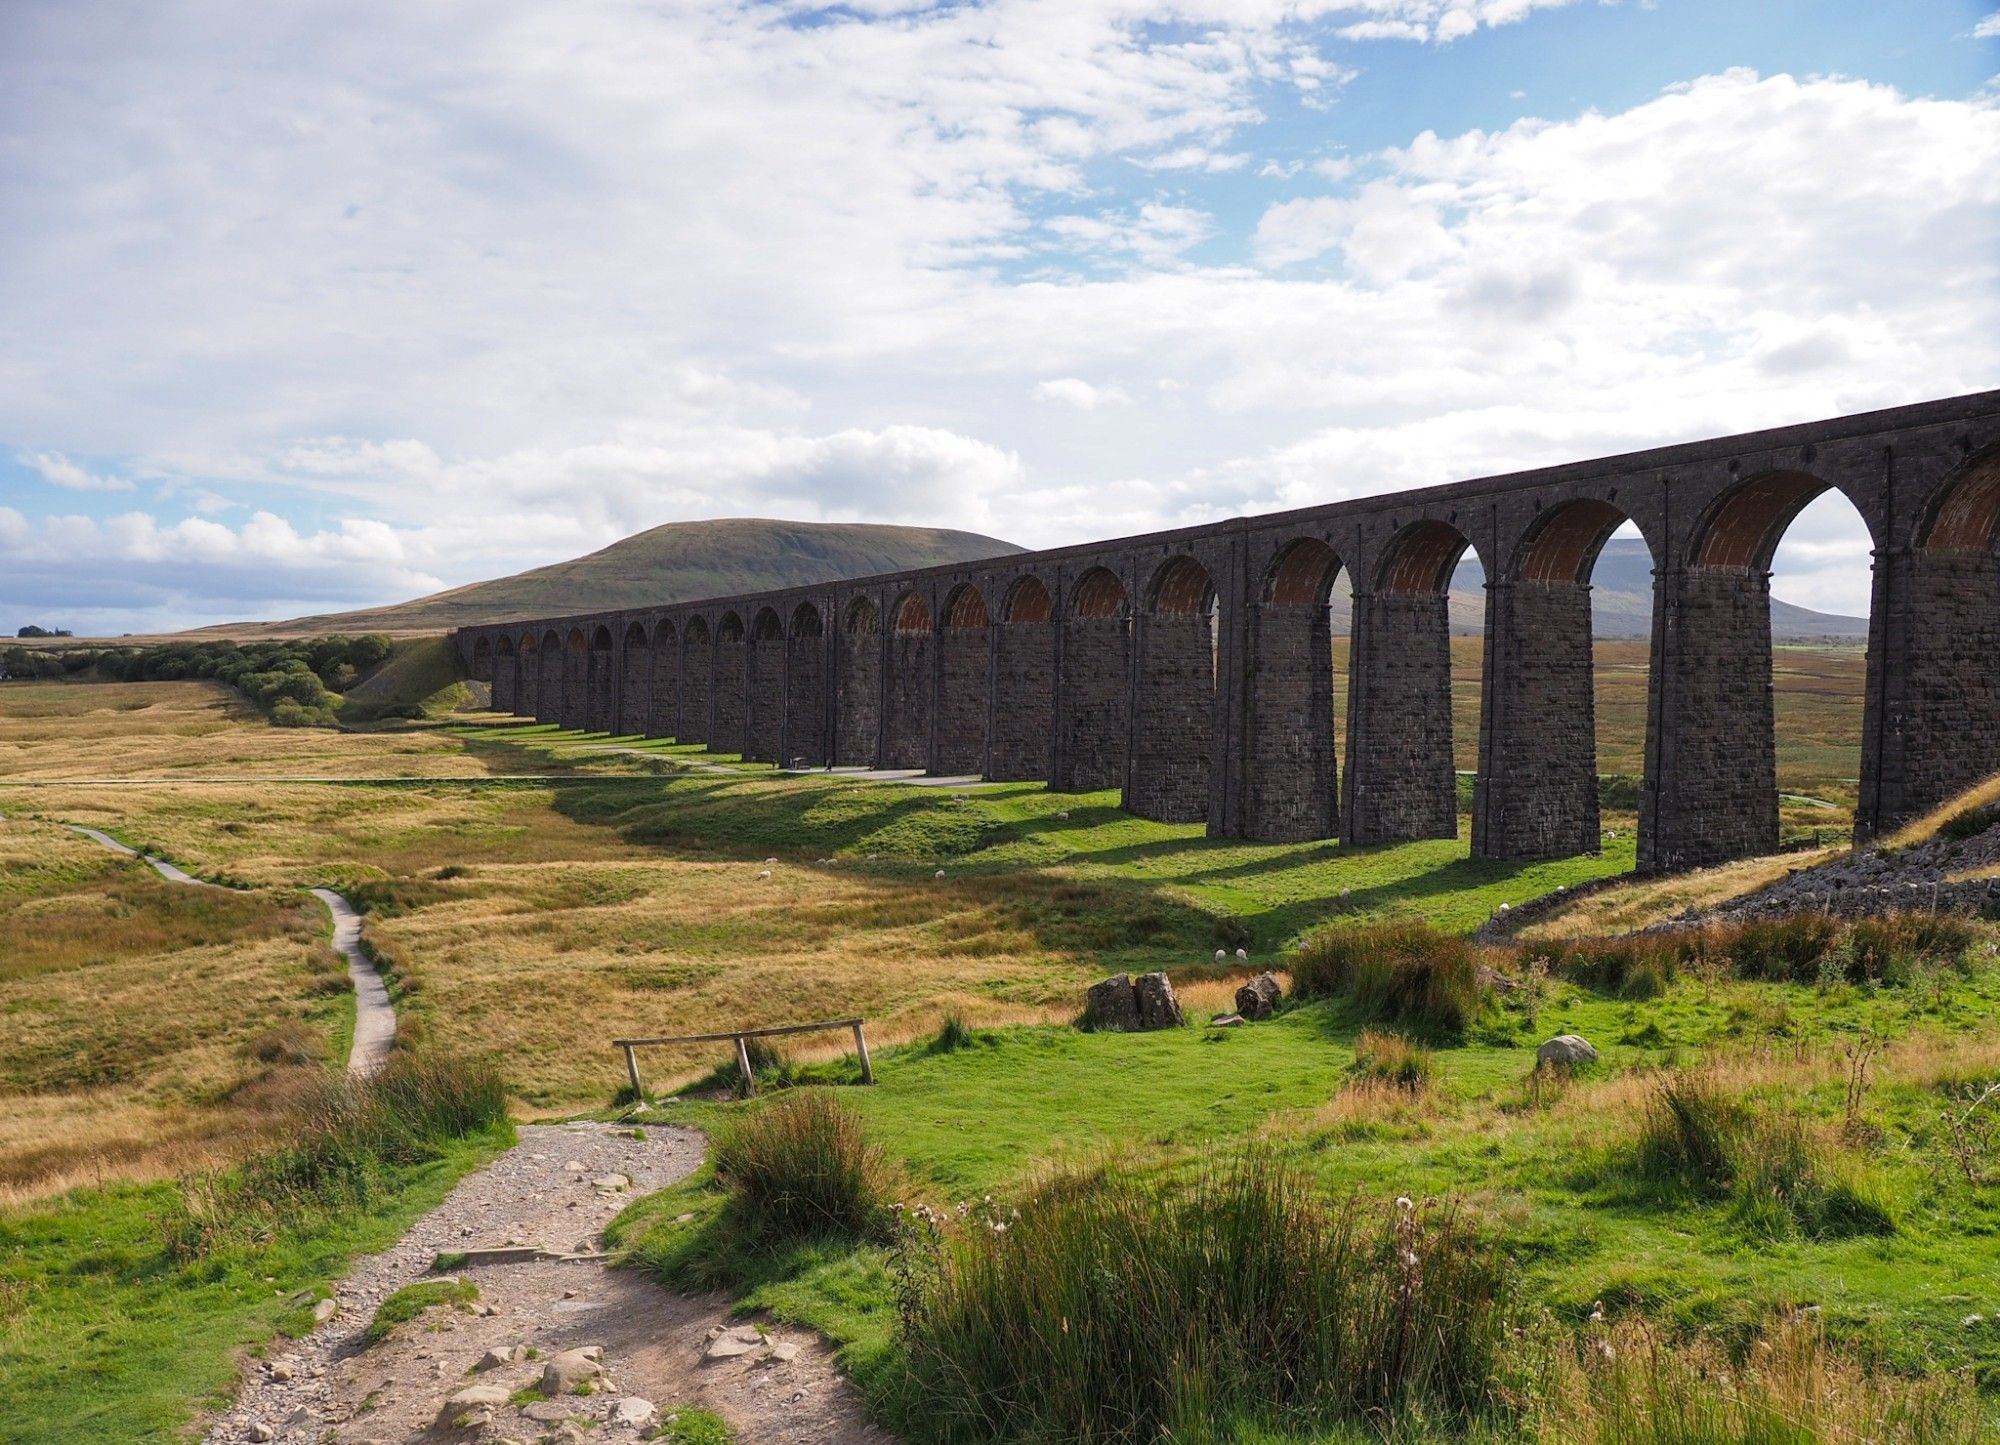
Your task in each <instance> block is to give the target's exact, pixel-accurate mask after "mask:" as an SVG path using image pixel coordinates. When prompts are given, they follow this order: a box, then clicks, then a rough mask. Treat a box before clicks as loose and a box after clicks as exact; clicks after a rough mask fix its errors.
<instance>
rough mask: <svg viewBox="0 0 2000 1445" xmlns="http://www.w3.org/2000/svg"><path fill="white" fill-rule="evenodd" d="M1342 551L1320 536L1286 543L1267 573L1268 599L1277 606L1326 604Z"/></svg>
mask: <svg viewBox="0 0 2000 1445" xmlns="http://www.w3.org/2000/svg"><path fill="white" fill-rule="evenodd" d="M1340 565H1341V564H1340V555H1339V554H1338V553H1337V552H1335V551H1334V550H1333V548H1331V547H1329V546H1328V545H1327V544H1326V543H1324V542H1322V541H1320V540H1319V538H1317V537H1297V538H1294V539H1293V540H1292V541H1289V542H1287V543H1285V545H1284V546H1282V547H1280V548H1279V549H1278V553H1277V555H1276V556H1274V557H1273V558H1272V559H1271V565H1270V567H1269V568H1267V569H1266V571H1265V574H1264V601H1265V602H1266V603H1268V604H1271V605H1273V606H1277V607H1325V606H1326V605H1327V603H1328V601H1329V600H1330V599H1331V597H1332V595H1333V584H1334V581H1335V579H1337V578H1338V577H1339V576H1340Z"/></svg>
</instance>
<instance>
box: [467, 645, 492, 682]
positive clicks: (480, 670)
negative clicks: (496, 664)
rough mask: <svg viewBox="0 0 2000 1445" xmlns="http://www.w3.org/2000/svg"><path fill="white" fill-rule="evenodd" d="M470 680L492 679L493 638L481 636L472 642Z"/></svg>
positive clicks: (482, 680)
mask: <svg viewBox="0 0 2000 1445" xmlns="http://www.w3.org/2000/svg"><path fill="white" fill-rule="evenodd" d="M472 680H473V681H474V682H491V681H493V640H492V639H491V638H489V637H481V638H479V640H478V641H476V642H474V643H473V644H472Z"/></svg>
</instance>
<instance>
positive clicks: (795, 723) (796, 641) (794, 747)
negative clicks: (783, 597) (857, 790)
mask: <svg viewBox="0 0 2000 1445" xmlns="http://www.w3.org/2000/svg"><path fill="white" fill-rule="evenodd" d="M786 632H787V635H786V639H785V647H786V662H785V718H786V723H785V753H786V761H787V762H788V763H790V765H791V766H793V767H795V768H823V767H825V766H826V764H827V747H826V722H827V717H826V636H825V633H826V626H825V623H824V622H823V621H822V620H821V618H820V614H819V608H817V607H815V606H814V605H813V604H812V603H811V602H801V603H800V604H799V605H798V606H796V607H794V608H793V609H792V618H791V622H790V624H789V626H788V628H787V629H786Z"/></svg>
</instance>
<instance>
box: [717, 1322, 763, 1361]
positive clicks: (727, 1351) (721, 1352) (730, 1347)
mask: <svg viewBox="0 0 2000 1445" xmlns="http://www.w3.org/2000/svg"><path fill="white" fill-rule="evenodd" d="M763 1348H764V1337H763V1336H762V1335H760V1334H759V1333H757V1331H756V1330H754V1329H752V1328H750V1327H749V1326H748V1325H744V1326H740V1327H739V1328H737V1329H733V1330H724V1331H723V1332H722V1333H721V1334H719V1335H717V1336H716V1337H715V1338H714V1339H712V1340H710V1341H709V1342H708V1348H707V1349H706V1350H704V1351H702V1358H703V1359H705V1360H733V1359H736V1358H738V1357H740V1356H742V1355H747V1354H751V1353H752V1352H754V1351H757V1350H761V1349H763Z"/></svg>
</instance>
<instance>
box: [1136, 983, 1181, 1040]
mask: <svg viewBox="0 0 2000 1445" xmlns="http://www.w3.org/2000/svg"><path fill="white" fill-rule="evenodd" d="M1132 992H1133V994H1134V995H1135V996H1136V997H1137V999H1138V1002H1139V1027H1140V1028H1142V1029H1177V1028H1179V1027H1180V1026H1181V1022H1182V1020H1181V1005H1180V1000H1179V999H1177V998H1175V997H1174V986H1173V984H1172V982H1170V981H1169V980H1168V978H1167V976H1166V975H1165V974H1164V973H1144V974H1141V975H1139V977H1138V978H1136V979H1134V980H1133V982H1132Z"/></svg>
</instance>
